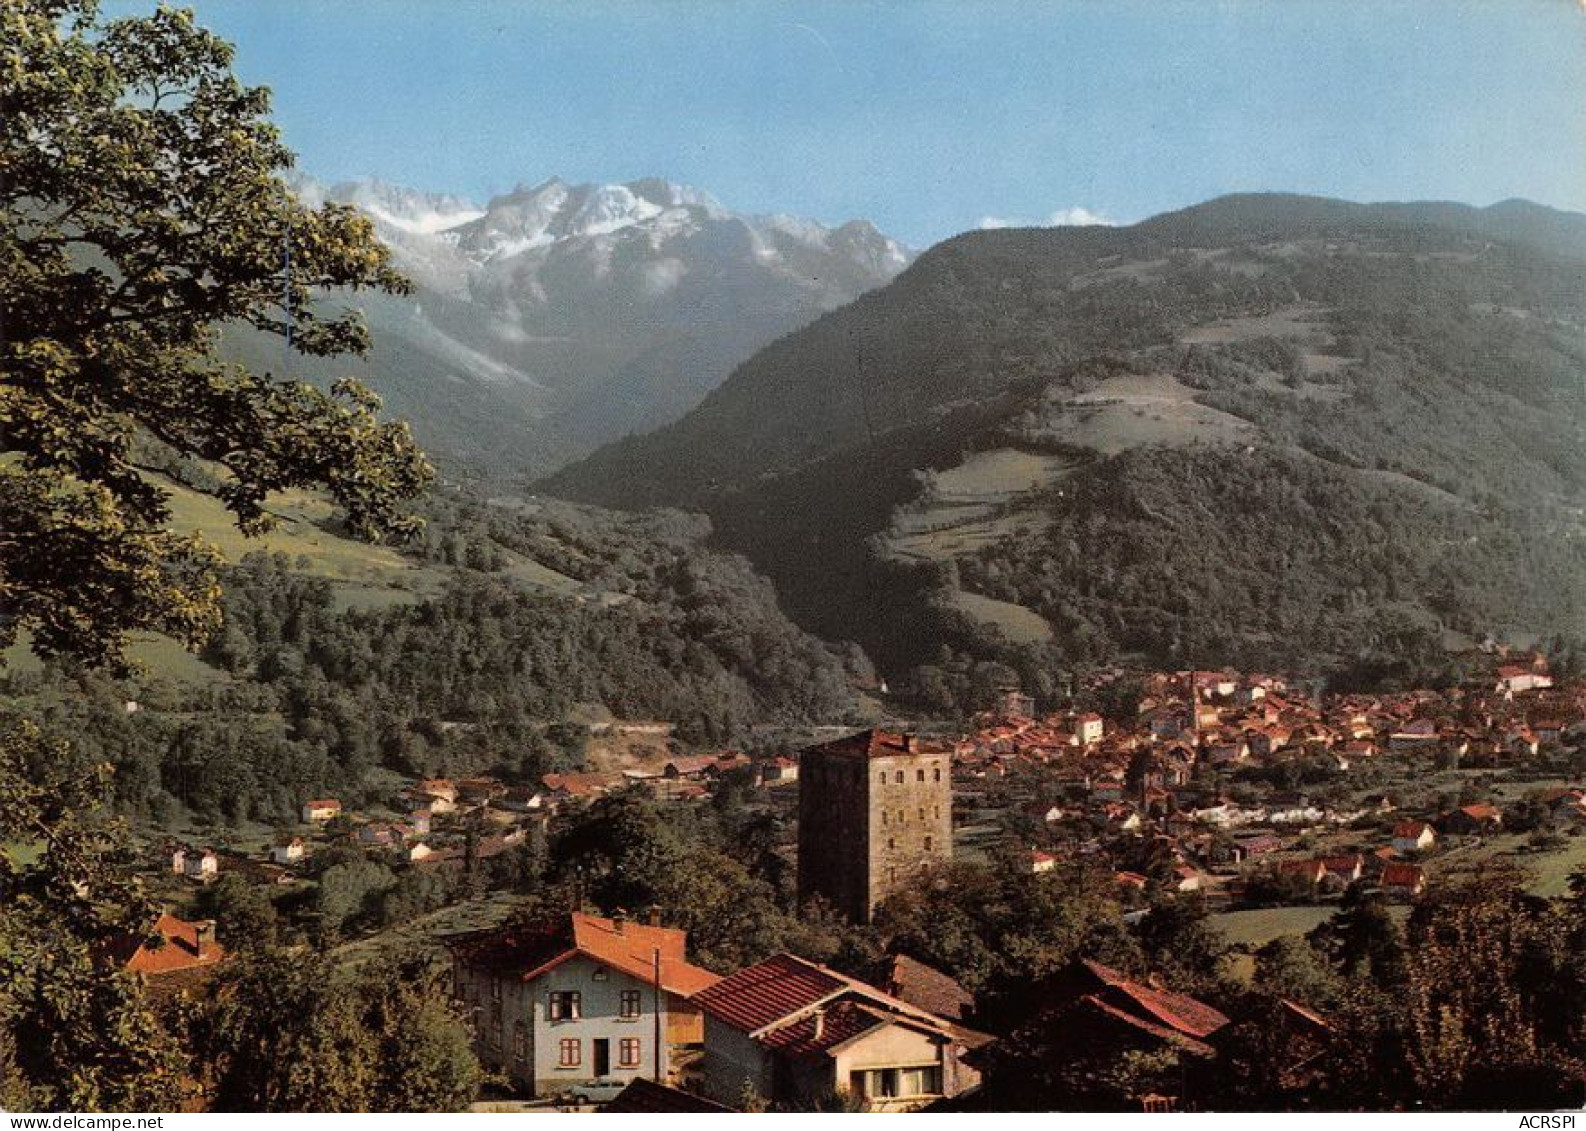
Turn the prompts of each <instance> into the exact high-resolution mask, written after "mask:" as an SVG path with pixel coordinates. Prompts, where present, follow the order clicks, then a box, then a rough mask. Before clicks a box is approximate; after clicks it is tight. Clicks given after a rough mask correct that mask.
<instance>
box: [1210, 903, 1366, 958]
mask: <svg viewBox="0 0 1586 1131" xmlns="http://www.w3.org/2000/svg"><path fill="white" fill-rule="evenodd" d="M1334 910H1336V909H1335V908H1333V907H1332V906H1322V907H1261V908H1257V909H1255V910H1253V911H1223V912H1219V913H1218V914H1215V915H1213V916H1212V917H1211V921H1212V924H1213V925H1214V926H1215V927H1216V928H1217V929H1218V930H1219V931H1221V932H1222V933H1223V937H1224V938H1226V939H1227V940H1228V942H1229V944H1230V945H1232V946H1249V947H1252V948H1259V947H1263V946H1265V945H1266V944H1267V943H1269V942H1271V941H1272V940H1273V939H1276V938H1281V937H1283V936H1284V935H1303V934H1306V933H1308V932H1310V931H1311V930H1313V929H1315V928H1316V927H1318V926H1320V925H1321V924H1322V923H1325V922H1326V921H1327V920H1328V919H1330V918H1332V915H1333V912H1334Z"/></svg>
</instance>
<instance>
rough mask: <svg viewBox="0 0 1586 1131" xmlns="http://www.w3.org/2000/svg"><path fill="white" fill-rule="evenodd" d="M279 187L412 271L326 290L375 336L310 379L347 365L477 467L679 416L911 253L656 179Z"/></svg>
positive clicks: (524, 467) (547, 465) (444, 452)
mask: <svg viewBox="0 0 1586 1131" xmlns="http://www.w3.org/2000/svg"><path fill="white" fill-rule="evenodd" d="M295 187H296V189H297V191H298V193H299V195H300V196H301V197H303V198H304V199H305V200H306V201H309V202H311V203H317V202H319V201H324V200H336V201H341V202H344V203H349V204H352V205H355V206H356V207H358V208H359V209H360V210H362V211H363V212H364V213H365V214H366V215H368V216H369V217H370V218H371V219H372V220H373V221H374V222H375V227H376V231H377V232H378V233H379V235H380V238H381V239H382V240H384V241H385V242H386V243H387V244H388V245H390V247H391V248H392V250H393V253H394V259H395V263H396V266H397V267H398V269H400V270H401V271H403V272H404V273H405V274H407V275H408V276H409V277H410V278H411V279H412V280H413V281H414V283H415V284H416V291H415V293H414V294H412V295H410V296H406V297H402V298H392V297H390V296H384V295H375V296H370V295H365V294H358V295H353V296H345V297H341V296H338V301H347V300H350V301H353V302H355V303H357V304H358V305H360V306H361V307H362V308H363V309H364V311H365V312H366V314H367V315H368V318H369V321H370V325H371V328H372V330H373V331H374V336H375V349H374V351H373V353H372V354H371V357H370V358H369V359H368V360H367V361H366V362H364V363H357V364H352V363H340V364H338V366H337V367H336V372H335V373H332V374H328V375H327V376H340V375H342V374H343V373H347V372H352V373H355V374H356V375H358V376H361V377H362V378H363V379H364V380H366V381H367V382H368V383H369V384H371V385H372V386H373V387H374V388H375V389H376V390H377V391H379V392H381V393H382V394H384V395H385V397H386V401H387V406H388V408H389V409H390V410H391V411H392V412H393V413H394V414H397V415H402V416H405V417H407V418H408V419H410V420H411V421H412V422H413V425H414V428H415V431H416V432H417V433H418V435H419V438H420V440H421V441H422V442H424V443H425V444H426V445H427V446H428V447H430V449H431V450H432V451H433V452H434V453H435V454H436V455H438V456H440V457H441V458H442V459H443V461H444V462H447V463H450V464H451V465H452V466H453V467H454V468H456V467H459V466H463V465H466V466H469V467H472V468H473V469H475V470H478V471H483V472H487V473H490V474H492V475H493V476H496V475H503V474H504V475H513V474H529V475H538V474H543V473H545V472H547V471H549V470H551V469H553V468H555V467H557V466H559V465H561V464H563V463H566V462H568V461H569V460H572V459H574V458H577V457H578V456H580V455H583V454H585V453H586V452H589V451H591V450H593V449H594V448H595V447H598V446H599V445H600V444H602V443H605V442H606V441H608V440H612V439H616V438H618V437H620V436H622V435H624V434H626V433H629V432H643V431H649V430H651V429H654V428H656V427H659V426H660V425H662V424H665V423H668V422H669V421H671V420H674V419H676V418H677V417H679V416H681V415H682V414H683V413H684V412H687V411H688V410H689V409H690V408H692V407H693V406H694V405H695V404H697V403H698V402H699V401H700V400H701V399H702V398H703V397H704V396H705V394H706V393H708V392H710V391H711V390H712V389H713V388H715V387H716V386H717V385H718V384H720V383H721V381H723V380H724V379H725V378H726V376H727V374H728V373H729V372H730V371H731V370H732V368H733V367H734V366H736V365H737V364H738V363H739V362H741V361H743V360H745V359H747V358H748V357H749V356H750V355H752V354H753V353H754V352H755V351H756V350H758V349H759V348H760V347H761V346H763V345H766V344H767V343H769V342H771V341H772V340H774V339H776V338H778V337H780V336H782V335H784V334H786V333H788V332H790V331H792V330H794V329H797V328H798V327H800V326H802V325H804V324H806V323H808V322H810V321H812V320H813V319H814V318H816V317H818V316H819V315H820V314H822V313H824V312H826V311H828V310H832V309H835V308H836V307H838V306H841V305H843V304H844V303H847V302H849V301H851V300H852V299H854V298H855V297H857V296H858V295H859V294H861V293H862V292H864V291H866V290H869V289H871V288H873V287H876V286H879V285H881V284H883V283H885V282H887V281H889V280H890V279H891V278H892V277H893V276H894V275H896V274H897V273H898V272H899V271H901V270H902V269H903V268H904V267H905V266H907V265H908V263H909V261H910V259H911V258H912V254H911V253H910V252H909V251H908V250H907V249H905V248H904V247H902V246H901V245H899V244H898V243H897V242H896V241H894V240H891V239H889V238H887V237H886V236H884V235H883V234H882V233H880V232H879V231H877V230H876V229H875V227H874V226H872V225H871V224H869V223H867V222H865V221H854V222H851V223H848V224H844V225H842V226H841V227H837V228H828V227H826V226H824V225H822V224H819V223H816V222H814V221H811V220H803V219H798V218H794V217H788V216H746V215H740V214H737V213H734V212H732V211H730V210H728V209H727V208H724V207H723V206H722V205H721V204H720V203H719V202H717V201H716V200H715V199H713V198H712V197H711V196H710V195H708V194H707V193H704V192H700V191H698V190H695V189H691V188H687V187H684V186H681V185H676V184H672V183H670V182H668V181H663V180H655V179H648V180H640V181H634V182H631V183H629V184H610V185H570V184H567V183H565V182H563V181H562V180H560V179H557V178H553V179H551V180H548V181H545V182H544V183H542V184H538V185H535V186H533V187H519V188H517V189H515V190H514V191H512V192H510V193H507V194H505V195H504V196H500V197H497V198H495V199H494V200H491V201H490V202H489V203H488V204H486V205H485V206H483V207H479V206H478V205H476V204H473V203H471V202H469V201H467V200H464V199H461V198H459V197H455V196H446V195H433V194H428V193H422V192H417V191H414V190H412V189H407V188H401V187H397V186H394V185H389V184H384V183H382V182H378V181H355V182H348V183H344V184H337V185H332V186H324V185H321V184H318V183H316V182H313V181H309V180H307V179H303V180H301V181H300V182H299V183H298V184H297V185H296V186H295ZM234 348H238V349H239V350H243V351H246V349H247V348H248V343H246V342H240V341H239V342H238V343H237V344H236V345H235V347H234ZM259 360H260V361H261V363H262V364H265V365H266V367H268V361H269V358H268V357H263V358H261V359H259Z"/></svg>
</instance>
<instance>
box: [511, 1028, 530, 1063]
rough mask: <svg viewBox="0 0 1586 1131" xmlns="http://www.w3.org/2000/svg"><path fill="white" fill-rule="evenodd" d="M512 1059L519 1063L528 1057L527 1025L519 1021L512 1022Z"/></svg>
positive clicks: (525, 1060) (524, 1061)
mask: <svg viewBox="0 0 1586 1131" xmlns="http://www.w3.org/2000/svg"><path fill="white" fill-rule="evenodd" d="M512 1059H513V1060H515V1061H517V1062H518V1063H519V1064H524V1063H526V1062H527V1061H528V1059H529V1027H528V1026H527V1025H525V1024H524V1023H523V1022H521V1021H514V1022H513V1023H512Z"/></svg>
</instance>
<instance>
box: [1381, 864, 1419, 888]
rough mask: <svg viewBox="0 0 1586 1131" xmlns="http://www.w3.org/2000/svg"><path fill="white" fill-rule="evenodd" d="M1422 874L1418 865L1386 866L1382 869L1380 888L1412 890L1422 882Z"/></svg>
mask: <svg viewBox="0 0 1586 1131" xmlns="http://www.w3.org/2000/svg"><path fill="white" fill-rule="evenodd" d="M1422 876H1423V872H1422V870H1421V866H1420V865H1419V864H1394V863H1390V864H1386V865H1384V866H1383V869H1382V886H1383V887H1389V888H1413V887H1416V886H1418V885H1419V884H1420V883H1421V882H1422Z"/></svg>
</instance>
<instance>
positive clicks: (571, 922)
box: [452, 911, 720, 997]
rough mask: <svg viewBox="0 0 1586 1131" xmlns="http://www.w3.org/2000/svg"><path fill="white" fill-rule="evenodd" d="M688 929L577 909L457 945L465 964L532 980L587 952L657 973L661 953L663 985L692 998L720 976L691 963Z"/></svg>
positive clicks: (631, 970)
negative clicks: (546, 921)
mask: <svg viewBox="0 0 1586 1131" xmlns="http://www.w3.org/2000/svg"><path fill="white" fill-rule="evenodd" d="M687 942H688V933H687V932H686V931H680V930H675V929H672V928H669V927H651V926H647V925H645V924H642V923H633V922H624V923H623V924H622V929H621V930H618V929H617V922H616V921H615V920H613V919H605V918H602V917H600V916H598V915H588V914H585V913H584V912H582V911H575V912H573V913H572V914H571V915H569V916H568V917H567V918H566V919H564V920H561V921H559V922H556V923H551V924H545V925H540V926H535V927H531V928H527V929H519V930H509V931H499V930H497V931H486V932H483V933H480V934H476V935H467V936H463V937H461V938H459V939H456V940H454V942H453V943H452V947H453V949H454V951H455V952H456V953H457V954H458V955H459V956H460V957H461V958H462V959H463V961H464V962H465V963H467V964H468V965H470V966H473V967H477V968H479V969H485V970H493V971H495V972H497V973H500V974H502V975H504V976H510V977H515V978H517V979H519V980H520V981H524V982H527V981H530V980H531V979H534V978H537V977H539V976H540V975H541V974H544V973H546V972H547V971H549V970H552V969H554V968H555V967H557V966H560V965H561V964H562V963H563V962H566V961H567V960H568V959H570V958H572V957H574V956H575V955H579V954H582V955H584V956H585V957H588V958H592V959H594V960H595V961H597V962H601V963H604V964H605V965H607V966H611V967H613V968H615V969H617V970H620V971H622V972H623V973H624V974H628V975H630V976H631V977H634V978H639V979H642V980H643V981H646V982H648V981H651V980H652V979H653V978H654V977H655V967H654V962H655V951H656V950H660V952H661V986H662V988H663V989H665V990H667V991H668V992H669V993H674V994H678V995H680V996H682V997H688V996H690V995H692V994H696V993H698V992H699V991H701V990H703V989H706V988H708V987H709V986H712V985H715V984H716V983H717V982H718V981H720V978H719V977H718V975H716V974H713V973H711V972H710V971H709V970H705V969H703V968H701V967H698V966H694V965H691V964H690V963H689V962H688V961H687V959H686V957H685V950H686V947H687Z"/></svg>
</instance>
